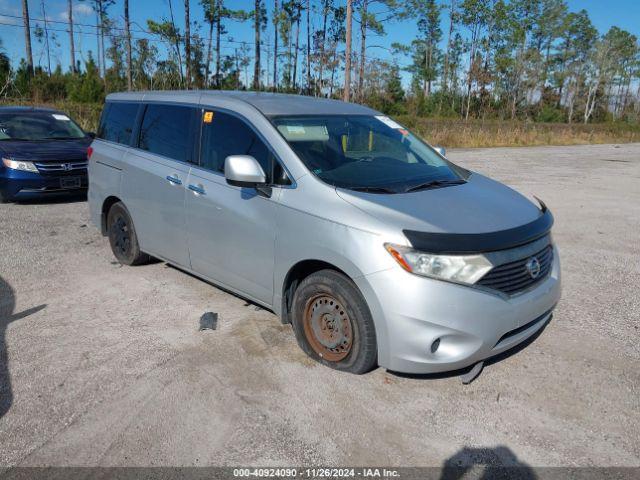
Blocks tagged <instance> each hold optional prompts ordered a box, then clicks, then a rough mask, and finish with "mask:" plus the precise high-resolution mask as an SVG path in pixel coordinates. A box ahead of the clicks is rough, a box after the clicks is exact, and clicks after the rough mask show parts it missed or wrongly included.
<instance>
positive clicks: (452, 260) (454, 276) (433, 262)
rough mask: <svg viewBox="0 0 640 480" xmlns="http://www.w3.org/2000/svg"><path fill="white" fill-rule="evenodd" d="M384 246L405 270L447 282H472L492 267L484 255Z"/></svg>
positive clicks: (388, 244)
mask: <svg viewBox="0 0 640 480" xmlns="http://www.w3.org/2000/svg"><path fill="white" fill-rule="evenodd" d="M384 247H385V248H386V249H387V251H388V252H389V253H390V254H391V256H392V257H393V258H394V259H395V261H396V262H398V264H400V266H401V267H402V268H404V269H405V270H406V271H407V272H411V273H414V274H416V275H422V276H424V277H431V278H437V279H439V280H447V281H449V282H458V283H467V284H474V283H476V282H477V281H478V280H480V279H481V278H482V277H483V276H484V275H485V274H486V273H487V272H488V271H489V270H491V269H492V268H493V265H492V264H491V262H489V260H487V258H486V257H485V256H484V255H436V254H431V253H424V252H419V251H418V250H414V249H413V248H410V247H403V246H401V245H392V244H390V243H385V244H384Z"/></svg>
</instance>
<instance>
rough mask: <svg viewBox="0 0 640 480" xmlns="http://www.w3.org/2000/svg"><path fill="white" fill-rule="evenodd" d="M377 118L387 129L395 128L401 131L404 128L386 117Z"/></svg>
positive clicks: (379, 116)
mask: <svg viewBox="0 0 640 480" xmlns="http://www.w3.org/2000/svg"><path fill="white" fill-rule="evenodd" d="M376 118H377V119H378V120H380V121H381V122H382V123H384V124H385V125H386V126H387V127H389V128H393V129H395V130H401V129H402V128H403V127H402V125H400V124H399V123H396V122H394V121H393V120H391V119H390V118H389V117H387V116H386V115H376Z"/></svg>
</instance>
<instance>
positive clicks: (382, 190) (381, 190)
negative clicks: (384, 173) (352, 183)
mask: <svg viewBox="0 0 640 480" xmlns="http://www.w3.org/2000/svg"><path fill="white" fill-rule="evenodd" d="M346 188H348V189H349V190H354V191H356V192H367V193H398V192H396V191H395V190H391V189H390V188H385V187H346Z"/></svg>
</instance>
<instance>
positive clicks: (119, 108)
mask: <svg viewBox="0 0 640 480" xmlns="http://www.w3.org/2000/svg"><path fill="white" fill-rule="evenodd" d="M137 113H138V104H137V103H125V102H111V103H107V105H106V106H105V108H104V111H103V112H102V117H101V118H100V126H99V127H98V134H97V136H98V138H101V139H102V140H108V141H110V142H116V143H122V144H123V145H129V143H130V142H131V133H132V132H133V126H134V124H135V122H136V115H137Z"/></svg>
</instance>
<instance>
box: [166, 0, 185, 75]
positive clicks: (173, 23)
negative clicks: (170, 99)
mask: <svg viewBox="0 0 640 480" xmlns="http://www.w3.org/2000/svg"><path fill="white" fill-rule="evenodd" d="M169 15H170V16H171V26H172V28H173V31H174V32H177V31H178V30H177V29H176V21H175V19H174V18H173V5H172V4H171V0H169ZM174 41H175V48H176V55H178V71H179V72H180V83H182V82H184V75H183V73H182V55H181V54H180V36H179V35H177V33H176V35H175V38H174Z"/></svg>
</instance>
